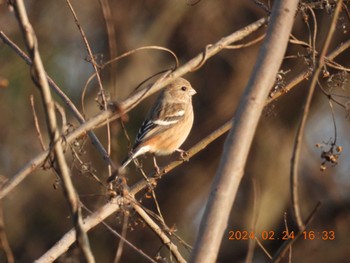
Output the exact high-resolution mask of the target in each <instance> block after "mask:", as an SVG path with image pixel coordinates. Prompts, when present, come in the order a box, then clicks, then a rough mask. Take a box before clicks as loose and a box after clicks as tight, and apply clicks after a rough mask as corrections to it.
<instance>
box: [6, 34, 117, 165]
mask: <svg viewBox="0 0 350 263" xmlns="http://www.w3.org/2000/svg"><path fill="white" fill-rule="evenodd" d="M0 38H1V40H2V41H3V42H4V43H5V44H7V45H8V46H9V47H10V48H11V49H13V50H14V51H15V52H16V54H18V55H19V56H20V57H21V58H22V59H23V60H24V61H25V62H26V63H27V64H28V65H29V66H31V65H32V64H33V62H32V60H31V59H30V58H29V57H28V56H27V54H25V53H24V52H23V51H22V50H21V49H20V48H19V47H18V46H17V45H16V44H15V43H14V42H13V41H11V40H10V39H9V38H8V37H7V36H6V34H5V33H4V32H2V31H0ZM46 77H47V79H48V81H49V85H50V87H51V89H52V90H53V91H54V92H55V93H56V94H57V95H58V96H59V97H60V98H61V100H62V101H63V102H64V104H65V105H66V106H67V107H68V109H69V110H70V112H71V113H72V114H73V116H74V117H75V118H76V119H77V120H78V121H79V123H80V124H84V123H85V119H84V117H83V116H82V115H81V113H80V112H79V110H78V109H77V108H76V107H75V105H74V104H73V103H72V101H71V100H70V99H69V97H68V96H67V95H66V94H65V93H64V92H63V91H62V89H60V88H59V87H58V85H57V84H56V83H55V82H54V81H53V80H52V79H51V78H50V77H49V76H48V75H47V74H46ZM87 133H88V135H89V137H90V139H91V141H92V143H93V144H94V145H95V147H96V148H97V150H98V151H99V152H100V154H101V155H102V158H103V160H105V161H107V162H108V163H109V164H110V165H112V167H113V168H114V169H116V166H115V165H114V164H113V162H112V160H111V159H110V157H109V156H108V154H107V151H106V150H105V149H104V147H103V145H102V144H101V142H100V141H99V139H98V138H97V136H96V135H95V133H94V132H93V131H91V130H90V131H87Z"/></svg>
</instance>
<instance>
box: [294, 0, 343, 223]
mask: <svg viewBox="0 0 350 263" xmlns="http://www.w3.org/2000/svg"><path fill="white" fill-rule="evenodd" d="M342 2H343V1H342V0H340V1H338V3H337V7H336V10H335V12H334V15H333V18H332V22H331V25H330V27H329V29H328V33H327V34H326V36H327V37H326V39H325V41H324V43H323V45H322V50H321V53H320V56H319V58H318V60H316V65H315V66H316V69H315V71H314V73H313V75H312V79H311V84H310V88H309V92H308V95H307V97H306V100H305V103H304V107H303V109H304V110H303V115H302V118H301V120H300V123H299V126H298V129H297V133H296V138H295V142H294V147H293V154H292V158H291V170H290V186H291V198H292V208H293V216H294V219H295V221H296V223H297V224H298V227H299V230H300V229H303V228H304V227H305V226H304V223H303V221H302V218H301V212H300V205H299V195H298V167H299V158H300V150H301V143H302V140H303V136H304V130H305V125H306V121H307V117H308V116H309V114H308V113H309V110H310V106H311V100H312V97H313V94H314V91H315V87H316V84H317V81H318V77H319V74H320V73H321V70H322V68H323V66H324V64H325V56H326V53H327V50H328V47H329V44H330V41H331V39H332V37H333V33H334V30H335V26H336V23H337V19H338V16H339V13H340V10H341V6H342Z"/></svg>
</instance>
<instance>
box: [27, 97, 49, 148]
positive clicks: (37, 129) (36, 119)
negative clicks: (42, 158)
mask: <svg viewBox="0 0 350 263" xmlns="http://www.w3.org/2000/svg"><path fill="white" fill-rule="evenodd" d="M30 105H31V107H32V112H33V118H34V125H35V130H36V133H37V135H38V139H39V142H40V146H41V149H42V150H43V151H45V150H46V147H45V143H44V140H43V136H42V135H41V131H40V125H39V121H38V116H37V115H36V111H35V105H34V96H33V95H30Z"/></svg>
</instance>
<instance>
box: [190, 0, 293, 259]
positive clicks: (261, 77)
mask: <svg viewBox="0 0 350 263" xmlns="http://www.w3.org/2000/svg"><path fill="white" fill-rule="evenodd" d="M297 5H298V1H297V0H284V1H283V0H281V1H276V2H274V6H273V9H272V14H271V19H270V23H269V26H268V31H267V34H266V38H265V41H264V44H263V45H262V47H261V49H260V53H259V56H258V59H257V63H256V65H255V68H254V70H253V74H252V76H251V78H250V80H249V83H248V85H247V87H246V89H245V92H244V94H243V97H242V99H241V100H240V104H239V106H238V108H237V111H236V114H235V120H234V122H235V125H234V126H233V128H232V129H231V131H230V133H229V135H228V138H227V140H226V142H225V146H224V151H223V155H222V158H221V161H220V165H219V168H218V170H217V174H216V176H215V178H214V182H213V185H212V188H211V192H210V196H209V200H208V203H207V206H206V209H205V212H204V215H203V218H202V221H201V224H200V229H199V233H198V237H197V240H196V243H195V246H194V250H193V252H192V255H191V260H190V262H193V263H194V262H201V263H205V262H214V261H215V260H216V258H217V254H218V251H219V247H220V244H221V240H222V237H223V234H224V231H225V229H226V226H227V221H228V217H229V215H230V211H231V207H232V204H233V202H234V200H235V197H236V194H237V191H238V186H239V184H240V182H241V179H242V177H243V174H244V167H245V163H246V160H247V157H248V153H249V149H250V145H251V143H252V140H253V137H254V133H255V130H256V127H257V124H258V121H259V117H260V115H261V113H262V110H263V107H264V103H265V100H266V98H267V96H268V93H269V91H270V88H271V87H272V84H273V83H274V81H275V78H276V74H277V72H278V70H279V68H280V65H281V63H282V60H283V56H284V53H285V50H286V48H287V44H288V41H289V35H290V32H291V29H292V25H293V22H294V15H295V12H296V8H297Z"/></svg>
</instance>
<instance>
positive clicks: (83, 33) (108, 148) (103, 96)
mask: <svg viewBox="0 0 350 263" xmlns="http://www.w3.org/2000/svg"><path fill="white" fill-rule="evenodd" d="M66 2H67V4H68V6H69V9H70V11H71V13H72V15H73V17H74V20H75V24H76V25H77V27H78V29H79V32H80V34H81V37H82V39H83V41H84V44H85V47H86V49H87V52H88V54H89V57H90V60H91V65H92V67H93V68H94V71H95V73H96V77H97V83H98V85H99V89H100V96H101V98H102V106H103V109H104V110H105V111H106V110H107V108H108V105H107V99H106V94H105V93H106V92H105V89H104V88H103V85H102V80H101V76H100V72H99V69H98V68H97V63H96V61H95V57H94V55H93V53H92V50H91V47H90V44H89V41H88V40H87V37H86V35H85V32H84V30H83V28H82V26H81V25H80V23H79V20H78V16H77V14H76V13H75V10H74V8H73V6H72V4H71V2H70V0H66ZM107 155H108V156H111V126H110V124H109V123H107ZM108 171H109V175H111V174H112V167H111V165H110V164H109V165H108Z"/></svg>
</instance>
